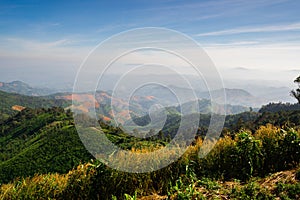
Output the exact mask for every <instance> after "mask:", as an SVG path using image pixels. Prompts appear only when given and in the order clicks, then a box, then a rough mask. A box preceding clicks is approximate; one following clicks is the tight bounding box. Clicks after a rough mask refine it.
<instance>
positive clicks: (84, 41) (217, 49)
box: [0, 0, 300, 83]
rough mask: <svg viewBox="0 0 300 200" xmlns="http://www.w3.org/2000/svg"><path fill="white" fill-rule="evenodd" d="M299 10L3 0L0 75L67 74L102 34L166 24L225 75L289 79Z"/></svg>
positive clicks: (286, 2) (258, 2) (221, 0)
mask: <svg viewBox="0 0 300 200" xmlns="http://www.w3.org/2000/svg"><path fill="white" fill-rule="evenodd" d="M299 10H300V1H298V0H251V1H248V0H215V1H214V0H202V1H184V0H182V1H179V0H166V1H158V0H153V1H148V0H129V1H100V0H94V1H88V0H87V1H77V0H73V1H63V0H52V1H38V0H35V1H33V0H32V1H26V0H22V1H13V0H2V1H1V2H0V29H1V32H0V45H1V48H0V70H1V73H0V79H1V80H0V81H11V80H16V79H20V80H24V81H27V82H31V83H36V82H39V81H42V80H45V81H49V82H51V80H56V81H57V79H61V80H68V81H69V80H72V77H74V75H75V74H76V71H77V69H78V67H79V66H80V64H81V63H82V61H83V60H84V58H85V57H86V56H87V55H88V53H89V52H90V51H91V50H92V49H93V48H94V47H95V46H96V45H97V44H98V43H99V42H101V41H103V40H105V39H107V38H108V37H110V36H112V35H114V34H117V33H119V32H122V31H126V30H128V29H133V28H141V27H164V28H169V29H174V30H176V31H179V32H182V33H184V34H186V35H188V36H189V37H191V38H192V39H194V40H195V41H197V42H198V43H199V44H200V45H201V46H202V47H203V48H204V49H205V51H206V52H207V53H208V55H209V56H210V57H211V58H212V60H213V62H214V63H215V65H216V66H217V68H218V69H219V70H220V72H221V73H222V75H224V76H225V78H232V77H236V78H238V77H243V78H244V79H256V78H257V79H267V80H279V81H282V82H283V83H288V82H291V79H293V78H295V77H296V76H297V75H298V74H299V73H300V56H299V55H300V14H299ZM53 77H55V79H54V78H53ZM33 79H34V80H35V82H34V81H33Z"/></svg>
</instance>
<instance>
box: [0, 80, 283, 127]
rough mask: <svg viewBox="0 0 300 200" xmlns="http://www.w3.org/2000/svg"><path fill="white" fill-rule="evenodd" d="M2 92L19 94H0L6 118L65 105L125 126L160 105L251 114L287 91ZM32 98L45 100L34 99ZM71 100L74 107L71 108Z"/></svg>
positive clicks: (13, 87) (19, 85)
mask: <svg viewBox="0 0 300 200" xmlns="http://www.w3.org/2000/svg"><path fill="white" fill-rule="evenodd" d="M0 90H2V91H5V92H9V93H16V95H12V94H8V93H7V94H6V93H3V92H2V93H0V100H2V102H3V105H4V104H5V106H2V112H0V113H5V115H6V117H7V113H8V114H10V113H13V112H15V111H17V110H22V109H23V107H32V108H36V107H41V106H42V107H51V106H63V107H65V108H71V109H72V110H74V111H79V112H84V113H87V112H89V111H91V110H92V109H93V108H94V106H95V108H96V112H97V115H98V117H99V118H102V119H104V120H105V121H110V120H112V119H117V121H118V122H120V123H124V122H126V121H127V120H128V119H130V118H132V116H135V117H137V116H138V117H141V116H144V115H147V114H148V113H149V109H151V108H153V106H154V107H155V106H157V105H161V107H173V110H177V111H178V112H179V111H180V109H179V108H180V106H179V105H180V104H184V105H185V106H187V107H188V108H189V107H190V109H188V110H189V112H190V113H192V112H200V113H209V112H211V108H212V104H213V105H214V106H215V107H216V108H218V109H217V110H219V111H220V113H222V112H226V113H227V114H237V113H241V112H244V111H248V110H249V107H253V108H254V110H257V108H258V107H261V105H263V104H267V103H268V102H269V101H270V100H269V98H271V96H276V95H278V94H279V93H280V92H282V93H283V92H284V93H285V90H286V88H270V90H269V91H268V93H266V95H264V93H262V94H261V95H260V97H257V96H254V95H252V94H250V93H249V92H247V91H246V90H243V89H228V88H225V89H218V90H212V91H201V90H196V91H193V90H191V89H188V88H182V87H178V86H174V85H170V86H168V87H166V88H163V87H159V86H150V87H148V88H146V89H142V90H139V91H137V92H136V93H134V95H132V96H131V97H130V100H129V102H128V101H126V100H125V99H124V98H122V95H121V96H113V95H112V92H109V91H97V92H96V93H95V95H94V93H92V92H83V93H78V94H73V95H72V93H71V92H60V93H57V90H55V89H48V88H35V87H31V86H30V85H28V84H26V83H24V82H21V81H13V82H10V83H3V82H0ZM170 91H171V92H170ZM224 93H225V95H226V101H224V99H223V97H224ZM191 94H195V95H196V96H194V97H193V96H191ZM20 95H27V96H26V97H25V96H20ZM210 95H212V96H213V97H214V99H213V100H214V102H213V103H212V104H211V102H210V100H209V99H210ZM30 96H31V97H30ZM33 96H43V97H36V98H33ZM262 96H265V97H262ZM178 97H182V98H181V100H182V101H181V102H180V103H179V102H178ZM72 99H73V100H74V102H75V104H74V105H72V106H71V104H72V102H71V101H72ZM195 99H198V100H199V101H198V104H199V108H194V107H193V106H191V105H193V102H194V101H195ZM30 102H32V103H30ZM76 102H77V103H76ZM222 105H226V106H225V107H226V110H224V107H223V106H222ZM222 109H223V110H222ZM3 110H5V112H4V111H3ZM8 111H9V112H8ZM219 111H217V112H219ZM3 118H4V117H3Z"/></svg>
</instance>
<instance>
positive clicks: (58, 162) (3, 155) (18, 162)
mask: <svg viewBox="0 0 300 200" xmlns="http://www.w3.org/2000/svg"><path fill="white" fill-rule="evenodd" d="M0 127H1V133H0V182H7V181H9V180H11V179H12V178H15V177H18V176H24V177H26V176H30V175H33V174H35V173H48V172H59V173H66V172H67V171H68V170H70V169H72V168H73V167H74V166H77V165H78V164H79V163H80V162H87V161H88V160H90V159H91V158H92V156H91V155H90V154H89V153H88V152H87V151H86V150H85V148H84V147H83V145H82V143H81V141H80V139H79V137H78V135H77V132H76V130H75V128H74V124H73V120H72V116H71V113H70V112H64V110H63V109H62V108H50V109H36V110H32V109H25V110H23V111H21V112H20V113H18V114H17V115H16V116H14V117H12V118H9V119H8V120H7V121H5V122H4V123H2V124H0Z"/></svg>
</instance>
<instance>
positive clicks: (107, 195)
mask: <svg viewBox="0 0 300 200" xmlns="http://www.w3.org/2000/svg"><path fill="white" fill-rule="evenodd" d="M201 145H202V140H201V139H198V141H197V142H196V143H195V144H194V145H193V146H191V147H190V148H189V149H188V151H187V152H186V153H185V154H184V156H182V158H181V159H180V160H178V161H177V162H175V163H173V164H171V165H169V166H168V167H166V168H163V169H161V170H158V171H155V172H152V173H144V174H133V173H125V172H120V171H116V170H112V169H110V168H108V167H106V166H104V165H103V164H101V163H98V162H92V163H89V164H81V165H79V166H78V167H77V168H75V169H73V170H71V171H70V172H69V173H67V174H57V173H49V174H44V175H40V174H37V175H35V176H33V177H28V178H21V179H15V180H14V181H13V182H11V183H8V184H3V185H1V191H0V197H1V199H37V198H38V199H49V198H50V199H116V198H117V199H119V198H121V199H122V198H123V199H135V198H142V199H153V198H157V199H158V198H161V199H166V198H169V199H216V198H217V199H228V198H236V199H254V198H257V199H275V197H279V198H281V199H297V198H299V194H300V183H299V176H300V170H299V169H300V168H299V160H300V131H299V130H294V129H291V128H286V129H284V130H283V129H280V128H277V127H274V126H272V125H267V126H262V127H260V128H259V129H258V130H256V131H255V132H254V133H251V132H250V131H240V132H239V133H237V134H236V136H235V137H234V138H232V137H230V136H225V137H224V138H222V139H220V140H219V141H218V143H217V145H216V147H215V148H214V149H213V150H212V151H211V152H210V153H209V154H208V156H206V157H204V158H199V157H198V153H199V152H198V149H199V148H198V147H201ZM121 156H122V155H120V160H122V157H121ZM123 162H126V161H125V160H124V161H123ZM287 170H288V171H287ZM271 174H272V175H271Z"/></svg>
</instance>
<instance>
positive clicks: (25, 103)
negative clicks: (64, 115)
mask: <svg viewBox="0 0 300 200" xmlns="http://www.w3.org/2000/svg"><path fill="white" fill-rule="evenodd" d="M0 105H1V106H0V121H3V120H4V119H7V118H8V117H9V116H10V115H13V114H16V113H17V111H19V110H22V109H23V108H24V107H29V108H50V107H55V106H56V107H66V106H68V105H70V101H67V100H63V99H50V98H44V97H33V96H25V95H20V94H14V93H7V92H3V91H0Z"/></svg>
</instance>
